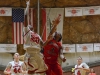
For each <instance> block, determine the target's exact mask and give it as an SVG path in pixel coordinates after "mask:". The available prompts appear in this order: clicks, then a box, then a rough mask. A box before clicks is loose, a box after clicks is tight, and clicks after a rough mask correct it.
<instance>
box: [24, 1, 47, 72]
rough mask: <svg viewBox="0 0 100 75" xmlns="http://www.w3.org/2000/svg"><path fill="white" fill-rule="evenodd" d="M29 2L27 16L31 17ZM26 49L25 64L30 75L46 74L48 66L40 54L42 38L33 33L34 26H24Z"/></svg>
mask: <svg viewBox="0 0 100 75" xmlns="http://www.w3.org/2000/svg"><path fill="white" fill-rule="evenodd" d="M28 10H29V1H28V2H27V8H26V12H25V13H26V15H29V13H28ZM23 30H24V49H25V50H26V53H25V63H26V64H27V70H28V74H34V73H44V72H45V71H46V70H47V66H46V64H45V63H44V60H43V56H42V54H41V53H40V50H41V47H40V42H41V41H42V39H41V37H40V36H39V35H38V34H37V33H35V32H34V31H33V26H31V25H29V23H28V24H26V25H24V29H23Z"/></svg>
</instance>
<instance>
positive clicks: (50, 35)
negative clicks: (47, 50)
mask: <svg viewBox="0 0 100 75" xmlns="http://www.w3.org/2000/svg"><path fill="white" fill-rule="evenodd" d="M60 18H61V15H60V14H59V15H58V17H57V18H56V19H55V20H54V21H53V23H52V25H53V28H52V29H51V31H50V33H49V36H48V37H47V40H46V41H45V43H43V41H41V42H40V44H41V46H45V45H46V44H47V43H48V42H49V41H50V40H51V39H52V37H53V36H52V35H53V33H54V32H55V31H56V27H57V25H58V24H59V22H60Z"/></svg>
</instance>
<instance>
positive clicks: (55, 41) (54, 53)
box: [43, 15, 66, 75]
mask: <svg viewBox="0 0 100 75" xmlns="http://www.w3.org/2000/svg"><path fill="white" fill-rule="evenodd" d="M60 16H61V15H59V16H58V18H56V19H55V21H54V22H53V25H54V27H53V28H52V30H51V32H50V34H49V36H48V39H47V40H48V42H47V44H46V45H45V46H44V47H43V49H44V52H43V55H44V61H45V63H46V65H47V66H48V70H47V71H46V75H52V74H53V75H63V72H62V68H61V65H60V64H59V63H58V58H59V57H60V58H61V59H62V61H63V62H65V61H66V58H65V57H64V56H63V51H62V50H63V49H62V46H61V43H60V41H61V39H62V35H61V34H60V33H59V32H55V30H56V26H57V25H58V23H59V22H60ZM54 32H55V33H54ZM53 33H54V36H53Z"/></svg>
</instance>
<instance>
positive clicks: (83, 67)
mask: <svg viewBox="0 0 100 75" xmlns="http://www.w3.org/2000/svg"><path fill="white" fill-rule="evenodd" d="M77 62H78V64H77V65H75V75H86V72H89V71H90V69H89V66H88V65H87V64H86V63H83V62H82V58H81V57H78V59H77Z"/></svg>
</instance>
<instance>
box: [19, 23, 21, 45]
mask: <svg viewBox="0 0 100 75" xmlns="http://www.w3.org/2000/svg"><path fill="white" fill-rule="evenodd" d="M19 44H21V23H19Z"/></svg>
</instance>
